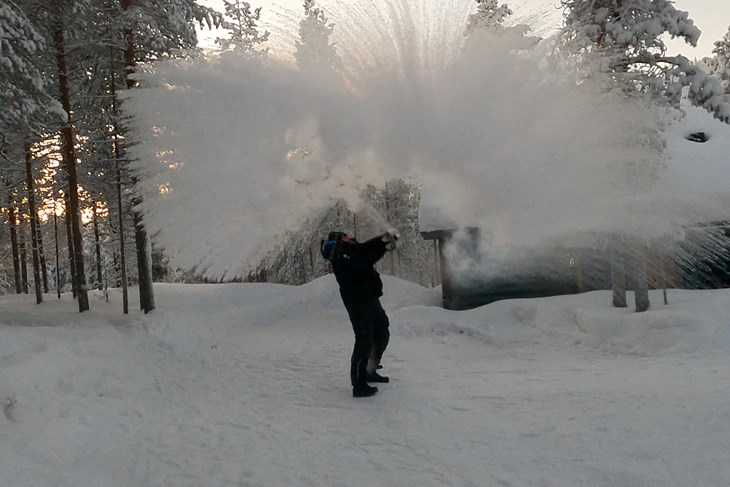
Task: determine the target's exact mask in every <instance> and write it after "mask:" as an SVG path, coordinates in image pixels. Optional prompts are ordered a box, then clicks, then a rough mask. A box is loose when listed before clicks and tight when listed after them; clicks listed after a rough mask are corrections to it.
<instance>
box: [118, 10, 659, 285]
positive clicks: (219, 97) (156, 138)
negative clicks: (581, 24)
mask: <svg viewBox="0 0 730 487" xmlns="http://www.w3.org/2000/svg"><path fill="white" fill-rule="evenodd" d="M375 4H377V2H375ZM427 4H428V2H425V1H424V2H418V1H416V2H409V1H407V0H396V1H392V2H388V3H382V4H377V5H380V7H376V6H372V5H370V3H368V5H360V6H357V7H353V6H348V7H344V6H342V7H341V10H337V9H334V10H333V12H332V13H331V14H330V18H331V20H333V21H334V22H335V23H336V24H337V26H338V27H337V30H336V32H341V33H340V34H339V36H338V37H337V38H336V41H337V44H336V45H337V49H338V52H339V53H340V54H341V57H342V60H343V65H344V72H343V73H342V75H337V74H333V73H332V72H323V73H321V74H317V73H303V72H301V71H300V70H299V69H298V68H297V67H296V66H294V65H292V64H291V62H290V61H289V60H288V59H285V60H280V59H277V58H276V56H273V57H271V58H270V59H268V60H263V61H262V60H256V59H244V58H242V57H238V56H234V55H232V54H226V55H222V56H220V57H218V58H214V59H205V60H202V59H195V60H188V61H185V62H166V63H159V64H157V65H156V66H155V67H154V70H151V71H149V72H147V73H146V74H145V76H144V77H145V85H146V86H147V88H146V89H140V90H135V93H134V94H133V95H132V97H131V98H130V100H128V102H127V104H126V108H127V109H128V110H130V111H131V112H133V113H134V114H135V117H136V120H137V121H138V130H139V131H140V134H141V137H142V139H143V140H144V141H145V142H144V144H142V145H139V146H137V148H136V149H135V155H136V157H138V158H139V160H138V162H137V166H138V168H142V169H143V170H144V171H145V172H146V173H147V174H148V178H147V179H146V182H145V184H146V197H145V203H144V209H145V211H146V216H145V221H146V223H147V225H148V227H149V228H150V230H151V232H152V233H153V234H155V236H156V237H155V238H156V241H157V242H158V243H159V244H161V245H162V246H163V247H164V248H165V249H166V252H167V253H168V254H169V255H171V256H172V257H173V258H174V263H175V264H177V265H179V266H180V267H183V268H190V267H194V266H197V267H198V268H199V269H201V270H205V271H206V273H207V274H208V275H209V276H215V277H221V276H229V277H230V276H234V275H239V274H240V273H242V272H244V271H245V270H246V269H247V266H249V265H251V264H255V261H256V259H257V258H258V257H259V256H260V255H261V254H262V252H264V251H265V250H266V248H267V246H268V245H270V243H271V242H272V241H273V240H274V239H276V238H278V237H280V236H281V235H282V234H283V233H285V232H286V231H287V230H291V229H295V228H296V227H297V225H298V224H299V223H300V222H301V221H302V220H303V219H304V218H305V217H306V216H307V215H309V214H310V213H311V212H312V211H314V210H317V209H320V208H322V207H324V206H326V205H328V204H331V202H332V201H333V200H335V199H345V200H346V201H347V202H348V203H349V204H350V205H351V206H353V207H357V205H358V204H359V199H358V194H359V191H360V190H361V189H362V188H364V187H365V186H366V185H368V184H375V185H380V184H382V183H383V182H384V181H386V180H387V179H389V178H393V177H399V176H404V175H413V176H416V177H420V178H422V179H423V180H424V181H425V183H426V184H427V186H428V185H434V186H436V187H438V189H437V190H434V191H431V192H430V194H431V195H432V196H433V197H432V198H431V200H430V201H429V202H428V204H429V205H430V206H431V207H432V208H436V209H438V213H439V214H440V215H441V217H443V221H444V222H448V224H450V225H455V226H481V227H483V228H488V229H490V231H491V232H492V233H493V235H494V238H495V240H496V241H498V242H499V243H500V245H504V246H510V245H525V244H529V243H537V242H540V241H541V240H543V239H546V238H551V237H555V236H558V235H562V234H565V233H570V232H580V231H590V230H595V229H601V230H611V229H622V230H628V231H632V229H633V230H635V231H636V232H644V231H646V230H647V229H650V230H651V231H652V232H658V233H661V232H663V231H666V230H667V227H668V225H669V220H667V219H663V218H662V217H661V214H657V210H658V208H659V207H661V206H662V205H657V204H656V201H659V200H658V199H657V198H656V197H655V196H656V195H653V192H654V190H653V187H654V185H655V182H656V181H657V180H658V179H659V178H660V176H661V172H662V168H663V166H662V160H661V157H660V156H659V153H658V150H657V146H656V143H655V141H652V140H651V137H650V134H651V133H652V129H653V128H655V127H654V125H653V124H654V123H655V122H654V119H653V117H652V114H651V113H649V112H647V111H646V110H645V109H644V107H642V106H639V105H637V104H630V103H627V102H626V101H624V100H621V99H618V98H616V97H613V96H611V95H606V94H605V93H602V92H600V91H599V90H598V89H597V88H595V87H592V86H590V85H589V84H584V85H581V86H577V87H576V86H575V84H574V83H571V82H569V81H568V80H566V79H564V77H563V76H561V74H560V73H559V71H558V70H557V69H554V68H551V67H550V65H549V63H544V62H541V58H540V57H539V56H538V55H537V54H533V55H532V56H524V55H516V53H515V52H513V51H511V50H510V48H509V46H507V45H504V44H502V43H497V42H495V43H491V44H490V43H485V44H484V46H482V48H481V49H470V50H468V51H464V50H462V45H463V36H462V33H463V29H464V22H465V19H466V16H467V14H468V13H469V12H468V9H464V8H463V5H464V4H465V2H463V1H457V0H454V1H452V2H446V5H445V6H444V9H445V10H446V12H448V13H449V15H447V14H445V13H444V9H441V10H439V11H437V10H429V9H428V8H427ZM414 5H415V6H414ZM371 7H372V8H371ZM337 12H340V13H342V14H347V15H346V16H344V17H343V18H341V19H340V18H335V14H336V13H337ZM294 40H295V39H294V38H292V40H291V42H292V43H293V42H294ZM273 54H275V53H273ZM647 134H649V135H647ZM161 187H162V188H165V191H163V192H160V191H159V188H161Z"/></svg>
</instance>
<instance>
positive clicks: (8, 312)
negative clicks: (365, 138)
mask: <svg viewBox="0 0 730 487" xmlns="http://www.w3.org/2000/svg"><path fill="white" fill-rule="evenodd" d="M156 292H157V295H156V298H157V303H158V309H157V310H156V311H154V312H153V313H151V314H149V315H147V316H143V315H141V314H139V313H133V314H132V315H131V316H129V317H123V316H122V315H121V312H120V309H121V305H120V303H119V295H118V294H116V293H115V294H112V298H111V302H110V303H106V302H104V300H103V299H101V297H99V296H96V297H94V298H93V301H92V311H90V312H87V313H84V314H81V315H79V314H78V313H76V312H75V309H76V307H75V305H74V303H73V302H72V301H71V300H70V298H68V297H64V298H63V299H62V300H60V301H59V300H56V299H54V298H53V296H49V297H47V301H46V302H44V303H43V304H41V305H37V306H36V305H33V304H32V299H31V298H30V297H28V296H3V297H0V309H2V314H1V315H0V324H1V326H0V404H1V405H2V409H3V412H4V414H2V415H0V438H2V441H0V485H2V486H7V487H25V486H28V487H31V486H32V487H43V486H58V487H61V486H68V487H86V486H89V487H91V486H93V487H99V486H104V487H114V486H120V487H129V486H145V487H146V486H165V487H173V486H174V487H182V486H191V487H192V486H195V487H199V486H229V485H230V486H241V487H243V486H246V487H253V486H266V487H272V486H307V487H312V486H342V487H353V486H414V487H416V486H417V487H424V486H480V487H481V486H514V487H527V486H556V487H558V486H559V487H569V486H581V487H584V486H615V487H632V486H657V487H668V486H682V487H684V486H702V487H709V486H726V485H727V484H728V479H730V464H729V463H728V461H727V460H728V458H729V455H730V436H729V435H728V432H727V425H728V421H730V391H729V390H728V387H727V377H728V376H729V375H730V357H729V356H728V353H727V350H728V347H729V346H730V290H716V291H679V290H670V291H669V305H667V306H665V305H664V304H663V303H662V299H661V294H660V293H657V294H653V295H652V308H651V310H650V311H649V312H647V313H642V314H636V313H634V312H633V311H631V310H620V309H613V308H611V307H610V294H609V293H607V292H593V293H588V294H583V295H578V296H566V297H553V298H545V299H532V300H514V301H503V302H497V303H493V304H490V305H488V306H485V307H482V308H479V309H476V310H471V311H461V312H456V311H446V310H444V309H442V308H439V307H438V306H437V303H438V302H439V300H440V293H439V290H438V289H425V288H421V287H419V286H416V285H413V284H411V283H408V282H404V281H400V280H397V279H395V278H389V277H387V276H386V279H385V293H386V296H385V298H384V301H383V302H384V305H385V307H386V310H387V311H388V312H389V315H390V317H391V330H392V340H391V345H390V348H389V349H388V351H387V352H386V356H385V358H384V361H383V362H384V366H385V367H384V370H383V373H386V374H388V375H390V377H391V379H392V380H391V382H390V383H389V384H382V385H381V387H380V392H379V393H378V394H377V395H375V396H374V397H372V398H366V399H354V398H352V396H351V390H350V385H349V376H348V368H349V358H350V351H351V347H352V343H353V337H352V331H351V329H350V325H349V323H348V321H347V317H346V314H345V312H344V309H343V307H342V304H341V302H340V300H339V296H338V294H337V291H336V285H335V283H334V279H333V278H332V277H331V276H327V277H324V278H321V279H319V280H316V281H314V282H312V283H309V284H307V285H305V286H301V287H288V286H282V285H273V284H225V285H157V287H156ZM132 294H134V293H132Z"/></svg>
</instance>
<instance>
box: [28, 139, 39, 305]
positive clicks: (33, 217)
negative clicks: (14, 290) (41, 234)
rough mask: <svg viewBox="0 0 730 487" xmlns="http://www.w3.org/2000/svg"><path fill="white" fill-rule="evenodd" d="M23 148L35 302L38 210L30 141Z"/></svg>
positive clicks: (37, 294)
mask: <svg viewBox="0 0 730 487" xmlns="http://www.w3.org/2000/svg"><path fill="white" fill-rule="evenodd" d="M24 150H25V187H26V190H27V191H28V215H29V220H30V245H31V254H32V256H33V287H34V288H35V302H36V304H40V303H42V302H43V289H42V287H41V286H42V282H41V269H40V260H39V258H38V231H39V230H38V227H37V218H38V212H37V211H36V207H35V188H34V184H33V164H32V163H33V154H32V153H31V150H30V143H29V142H26V143H25V144H24Z"/></svg>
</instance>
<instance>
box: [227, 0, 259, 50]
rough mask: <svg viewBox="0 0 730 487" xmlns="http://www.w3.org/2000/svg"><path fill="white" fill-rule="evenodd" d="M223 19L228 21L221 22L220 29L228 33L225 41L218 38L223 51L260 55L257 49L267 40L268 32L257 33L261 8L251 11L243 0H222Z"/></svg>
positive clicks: (249, 5)
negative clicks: (223, 7)
mask: <svg viewBox="0 0 730 487" xmlns="http://www.w3.org/2000/svg"><path fill="white" fill-rule="evenodd" d="M223 5H224V6H225V17H226V18H228V19H230V20H226V21H224V22H223V24H222V27H223V28H224V29H227V30H228V31H229V32H230V35H229V37H228V38H226V39H222V38H218V39H216V41H215V42H216V43H217V44H220V46H221V48H222V49H223V50H224V51H229V50H230V51H235V52H240V53H245V54H253V53H262V54H265V51H259V50H258V49H257V48H258V47H259V46H260V45H261V44H263V43H264V42H266V41H267V40H268V39H269V32H268V31H264V32H263V33H261V32H260V31H259V25H258V22H259V19H260V18H261V7H258V8H257V9H254V10H251V4H250V3H248V2H245V1H243V0H223Z"/></svg>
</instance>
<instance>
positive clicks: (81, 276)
mask: <svg viewBox="0 0 730 487" xmlns="http://www.w3.org/2000/svg"><path fill="white" fill-rule="evenodd" d="M53 43H54V46H55V48H56V66H57V68H58V79H59V90H60V94H61V105H62V106H63V109H64V111H65V112H66V114H67V115H68V118H69V119H68V121H67V122H66V125H65V126H64V127H63V128H62V129H61V136H62V140H63V165H64V166H65V169H66V175H67V176H68V191H69V205H70V206H69V207H68V208H67V209H66V212H67V214H68V215H69V218H70V220H71V232H72V235H73V247H74V265H75V269H76V289H77V292H78V303H79V312H80V313H83V312H84V311H87V310H88V309H89V295H88V293H87V290H86V273H85V272H84V257H83V255H84V254H83V247H82V239H81V215H80V213H79V192H78V191H79V188H78V178H77V176H76V154H75V149H74V134H73V128H72V127H71V101H70V96H69V84H68V73H67V71H66V54H65V51H64V49H65V44H64V39H63V29H62V28H61V27H58V28H57V29H56V31H55V32H54V33H53Z"/></svg>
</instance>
